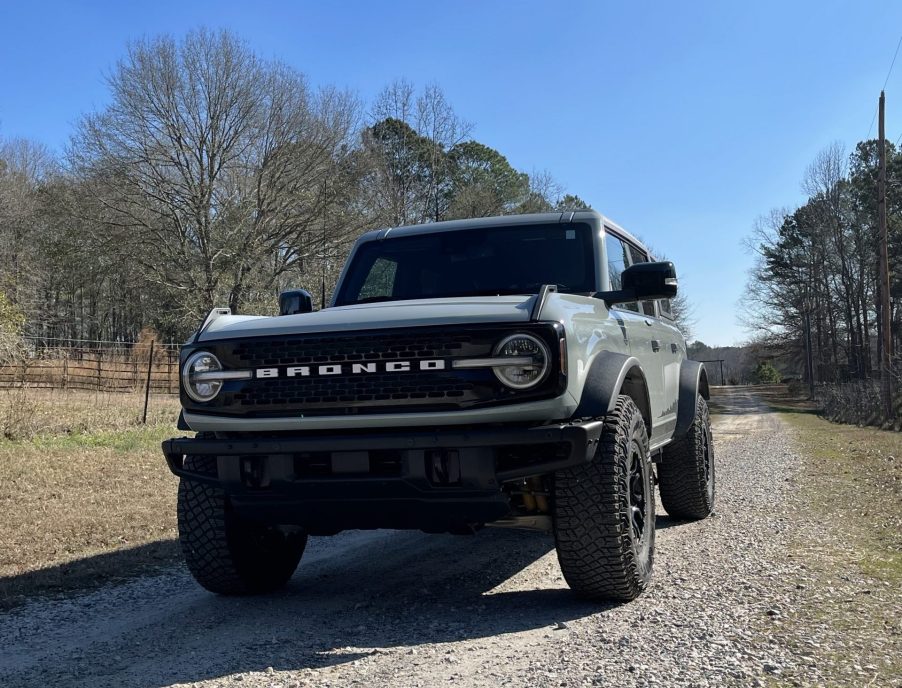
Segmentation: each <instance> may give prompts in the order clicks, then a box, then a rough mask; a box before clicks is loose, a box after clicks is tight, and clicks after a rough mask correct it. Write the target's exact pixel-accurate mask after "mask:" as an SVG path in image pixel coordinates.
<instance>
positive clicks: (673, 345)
mask: <svg viewBox="0 0 902 688" xmlns="http://www.w3.org/2000/svg"><path fill="white" fill-rule="evenodd" d="M678 348H679V347H677V345H676V344H674V343H673V342H670V353H672V354H675V353H676V352H677V350H678Z"/></svg>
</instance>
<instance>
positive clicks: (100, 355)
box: [95, 348, 103, 392]
mask: <svg viewBox="0 0 902 688" xmlns="http://www.w3.org/2000/svg"><path fill="white" fill-rule="evenodd" d="M102 361H103V349H100V348H98V349H97V384H96V385H95V386H96V388H97V391H98V392H99V391H100V390H101V386H100V382H101V369H102V367H103V363H102Z"/></svg>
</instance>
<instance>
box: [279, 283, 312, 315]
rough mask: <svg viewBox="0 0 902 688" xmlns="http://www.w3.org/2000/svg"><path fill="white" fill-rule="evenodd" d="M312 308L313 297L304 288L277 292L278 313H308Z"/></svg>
mask: <svg viewBox="0 0 902 688" xmlns="http://www.w3.org/2000/svg"><path fill="white" fill-rule="evenodd" d="M312 310H313V297H312V296H310V292H309V291H307V290H306V289H289V290H288V291H283V292H282V293H281V294H279V315H294V314H295V313H310V312H311V311H312Z"/></svg>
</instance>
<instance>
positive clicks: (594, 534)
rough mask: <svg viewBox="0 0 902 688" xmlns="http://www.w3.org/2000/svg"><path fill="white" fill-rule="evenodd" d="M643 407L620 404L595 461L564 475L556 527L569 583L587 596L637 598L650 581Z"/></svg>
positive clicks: (651, 521) (650, 509)
mask: <svg viewBox="0 0 902 688" xmlns="http://www.w3.org/2000/svg"><path fill="white" fill-rule="evenodd" d="M651 472H652V468H651V462H650V461H649V455H648V434H647V432H646V428H645V422H644V421H643V419H642V414H641V413H640V411H639V409H638V407H637V406H636V404H635V403H634V402H633V400H632V399H630V398H629V397H628V396H623V395H621V396H620V397H619V398H618V399H617V405H616V407H615V409H614V411H613V412H612V413H610V414H608V415H607V416H605V418H604V429H603V431H602V434H601V440H600V442H599V445H598V449H597V451H596V454H595V457H594V459H593V460H592V462H591V463H587V464H584V465H581V466H576V467H574V468H568V469H565V470H562V471H558V472H557V473H555V475H554V480H553V486H554V489H553V497H554V502H553V503H554V509H553V516H554V518H553V524H554V538H555V543H556V545H557V556H558V561H559V562H560V565H561V571H562V572H563V574H564V578H565V580H566V581H567V584H568V585H569V586H570V587H571V588H572V589H573V591H574V592H576V594H577V595H579V596H580V597H585V598H588V599H607V600H632V599H635V598H636V597H637V596H638V595H639V594H640V593H641V592H642V591H643V590H645V588H646V587H647V586H648V582H649V580H650V578H651V571H652V564H653V561H654V551H655V500H654V491H653V487H652V479H651Z"/></svg>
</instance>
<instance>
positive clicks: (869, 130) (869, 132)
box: [865, 36, 902, 140]
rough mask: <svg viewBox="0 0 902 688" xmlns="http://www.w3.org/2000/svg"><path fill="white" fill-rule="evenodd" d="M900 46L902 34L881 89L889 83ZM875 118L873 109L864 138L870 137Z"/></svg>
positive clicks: (875, 113) (884, 88) (883, 89)
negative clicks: (869, 124)
mask: <svg viewBox="0 0 902 688" xmlns="http://www.w3.org/2000/svg"><path fill="white" fill-rule="evenodd" d="M900 47H902V36H899V42H898V43H896V52H894V53H893V61H892V62H890V64H889V70H887V72H886V79H884V80H883V88H882V89H881V90H882V91H885V90H886V85H887V84H888V83H889V78H890V76H892V74H893V67H895V66H896V58H897V57H898V56H899V48H900ZM876 120H877V111H876V110H874V116H873V117H871V126H869V127H868V135H867V137H865V140H868V139H870V138H871V131H872V130H873V129H874V122H875V121H876Z"/></svg>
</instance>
